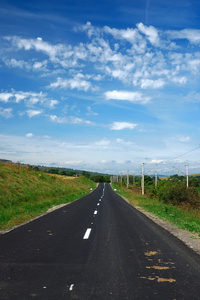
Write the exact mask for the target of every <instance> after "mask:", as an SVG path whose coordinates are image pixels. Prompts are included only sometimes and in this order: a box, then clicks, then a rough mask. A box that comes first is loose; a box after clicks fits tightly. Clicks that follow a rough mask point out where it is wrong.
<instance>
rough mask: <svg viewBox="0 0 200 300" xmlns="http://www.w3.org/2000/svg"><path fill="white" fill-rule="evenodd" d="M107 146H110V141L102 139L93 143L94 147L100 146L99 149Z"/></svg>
mask: <svg viewBox="0 0 200 300" xmlns="http://www.w3.org/2000/svg"><path fill="white" fill-rule="evenodd" d="M109 144H110V140H108V139H106V138H103V139H102V140H100V141H97V142H95V145H96V146H101V147H102V146H103V147H104V146H108V145H109Z"/></svg>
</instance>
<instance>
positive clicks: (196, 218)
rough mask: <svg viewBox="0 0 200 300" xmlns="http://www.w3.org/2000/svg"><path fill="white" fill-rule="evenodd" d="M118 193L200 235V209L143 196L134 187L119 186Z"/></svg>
mask: <svg viewBox="0 0 200 300" xmlns="http://www.w3.org/2000/svg"><path fill="white" fill-rule="evenodd" d="M112 187H113V188H115V189H117V193H118V194H120V195H121V196H123V197H125V198H126V199H127V200H128V201H129V202H130V203H131V204H132V205H133V206H139V207H141V208H143V209H144V210H145V211H148V212H151V213H153V214H154V215H156V216H158V217H159V218H161V219H163V220H165V221H169V222H170V223H171V224H173V225H175V226H177V227H178V228H181V229H185V230H188V231H190V232H194V233H198V234H199V235H200V211H199V210H198V209H194V208H191V207H189V206H185V207H177V206H172V205H170V204H164V203H162V202H160V201H158V200H155V199H151V198H149V197H148V196H147V195H144V196H142V195H141V192H139V191H138V190H136V189H134V188H130V189H127V188H126V187H118V186H117V185H115V184H112Z"/></svg>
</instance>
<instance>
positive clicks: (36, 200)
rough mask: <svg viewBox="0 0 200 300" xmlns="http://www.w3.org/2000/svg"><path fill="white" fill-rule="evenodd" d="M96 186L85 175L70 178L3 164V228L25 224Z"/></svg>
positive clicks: (0, 173)
mask: <svg viewBox="0 0 200 300" xmlns="http://www.w3.org/2000/svg"><path fill="white" fill-rule="evenodd" d="M95 187H96V184H95V183H94V182H93V181H91V180H89V179H88V178H86V177H84V176H80V177H77V178H75V177H66V176H58V175H51V174H47V173H44V172H41V171H40V172H38V171H35V170H32V168H30V167H29V166H23V167H21V165H18V164H13V163H2V162H0V229H5V228H8V227H12V226H14V225H18V224H21V223H23V222H25V221H27V220H30V219H31V218H34V217H36V216H38V215H40V214H42V213H44V212H46V211H47V210H48V209H50V208H51V207H52V206H55V205H59V204H64V203H67V202H71V201H74V200H75V199H78V198H80V197H82V196H84V195H86V194H88V193H89V192H90V188H95Z"/></svg>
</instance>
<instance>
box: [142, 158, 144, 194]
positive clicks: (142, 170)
mask: <svg viewBox="0 0 200 300" xmlns="http://www.w3.org/2000/svg"><path fill="white" fill-rule="evenodd" d="M142 195H144V163H142Z"/></svg>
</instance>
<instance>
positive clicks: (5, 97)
mask: <svg viewBox="0 0 200 300" xmlns="http://www.w3.org/2000/svg"><path fill="white" fill-rule="evenodd" d="M12 97H13V94H12V93H0V101H2V102H5V103H6V102H9V100H10V99H11V98H12Z"/></svg>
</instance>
